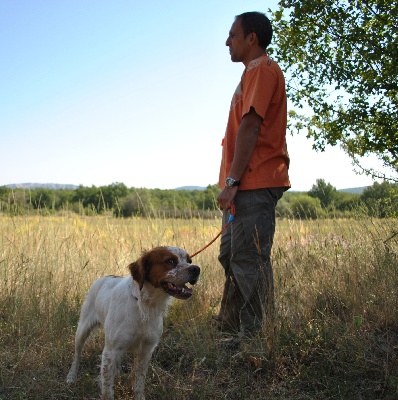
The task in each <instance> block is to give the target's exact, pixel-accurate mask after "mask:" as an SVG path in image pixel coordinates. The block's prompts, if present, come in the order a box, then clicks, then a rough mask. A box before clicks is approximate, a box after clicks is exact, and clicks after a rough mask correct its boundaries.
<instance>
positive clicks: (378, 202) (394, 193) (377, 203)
mask: <svg viewBox="0 0 398 400" xmlns="http://www.w3.org/2000/svg"><path fill="white" fill-rule="evenodd" d="M361 201H363V202H364V203H365V205H366V206H367V208H368V210H369V215H372V216H377V217H381V218H385V217H397V216H398V184H391V183H388V182H382V183H377V182H375V183H374V184H373V186H370V187H368V188H366V189H365V190H364V191H363V193H362V194H361Z"/></svg>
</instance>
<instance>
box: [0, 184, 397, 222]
mask: <svg viewBox="0 0 398 400" xmlns="http://www.w3.org/2000/svg"><path fill="white" fill-rule="evenodd" d="M219 191H220V190H219V188H218V186H217V185H209V186H207V188H205V190H162V189H145V188H128V187H127V186H126V185H125V184H123V183H112V184H111V185H108V186H99V187H96V186H91V187H85V186H79V187H78V188H77V189H43V188H40V189H29V190H27V189H11V188H8V187H6V186H1V187H0V212H1V213H4V214H9V215H24V214H32V213H40V214H44V215H45V214H54V213H58V212H72V213H77V214H79V215H87V216H91V215H103V214H107V215H113V216H116V217H137V216H142V217H164V218H193V217H203V218H210V217H211V218H214V217H216V216H219V215H220V210H219V208H218V205H217V201H216V199H217V196H218V193H219ZM277 215H278V217H280V218H302V219H316V218H327V217H330V216H333V217H344V218H350V217H354V216H364V217H365V216H371V217H380V218H393V217H397V216H398V184H395V183H389V182H387V181H384V182H382V183H374V184H373V186H369V187H368V188H366V189H365V190H364V191H363V192H362V193H361V194H354V193H347V192H341V191H338V190H337V189H336V188H335V187H333V186H332V185H331V184H330V183H327V182H325V181H324V180H323V179H318V180H317V181H316V183H315V184H314V185H313V186H312V188H311V190H310V191H308V192H294V191H287V192H286V193H285V194H284V196H283V197H282V199H281V200H280V201H279V203H278V206H277Z"/></svg>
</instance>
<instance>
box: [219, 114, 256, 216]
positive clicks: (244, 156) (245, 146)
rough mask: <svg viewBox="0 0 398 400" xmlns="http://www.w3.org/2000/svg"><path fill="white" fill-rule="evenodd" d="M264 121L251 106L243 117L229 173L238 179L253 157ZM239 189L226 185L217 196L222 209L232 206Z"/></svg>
mask: <svg viewBox="0 0 398 400" xmlns="http://www.w3.org/2000/svg"><path fill="white" fill-rule="evenodd" d="M262 121H263V119H262V118H261V117H260V116H259V115H258V114H257V113H256V111H255V110H254V108H250V111H249V112H248V113H247V114H246V115H245V116H244V117H243V118H242V122H241V124H240V126H239V130H238V133H237V136H236V143H235V152H234V159H233V161H232V165H231V169H230V171H229V175H228V176H230V177H231V178H234V179H235V180H237V181H238V180H240V178H241V177H242V175H243V173H244V171H245V169H246V167H247V165H248V164H249V161H250V159H251V157H252V154H253V152H254V149H255V147H256V144H257V138H258V135H259V133H260V129H261V123H262ZM237 191H238V187H236V186H234V187H232V188H229V187H225V188H224V189H223V190H222V191H221V193H220V195H219V196H218V198H217V201H218V203H219V204H220V207H221V209H223V210H227V209H229V208H230V207H231V204H232V202H233V199H234V197H235V195H236V192H237Z"/></svg>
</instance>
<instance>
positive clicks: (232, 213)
mask: <svg viewBox="0 0 398 400" xmlns="http://www.w3.org/2000/svg"><path fill="white" fill-rule="evenodd" d="M229 213H230V216H229V218H228V221H227V223H226V224H225V225H224V226H223V228H222V229H221V231H220V232H219V233H218V234H217V236H216V237H215V238H214V239H213V240H212V241H211V242H210V243H209V244H207V245H206V246H205V247H202V248H201V249H200V250H199V251H197V252H196V253H193V254H192V255H191V258H193V257H195V256H196V255H198V254H199V253H201V252H202V251H203V250H206V249H207V248H208V247H209V246H210V245H212V244H213V243H214V242H215V241H216V240H217V239H218V238H219V237H220V235H221V234H222V233H223V232H224V231H225V230H226V229H227V228H228V226H229V224H230V223H231V222H232V221H233V220H234V218H235V206H234V205H233V204H232V205H231V208H230V210H229Z"/></svg>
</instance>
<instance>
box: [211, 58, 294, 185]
mask: <svg viewBox="0 0 398 400" xmlns="http://www.w3.org/2000/svg"><path fill="white" fill-rule="evenodd" d="M251 107H253V108H254V110H255V111H256V113H257V114H258V115H259V116H260V117H262V118H263V122H262V124H261V131H260V133H259V136H258V139H257V145H256V148H255V150H254V152H253V155H252V157H251V159H250V161H249V164H248V166H247V167H246V170H245V172H244V173H243V175H242V177H241V179H240V185H239V190H250V189H262V188H272V187H286V188H288V187H290V181H289V175H288V169H289V155H288V152H287V146H286V123H287V105H286V89H285V79H284V77H283V74H282V71H281V69H280V68H279V66H278V64H277V63H276V62H275V61H273V60H271V59H270V58H269V57H268V56H267V55H266V54H264V55H263V56H261V57H259V58H256V59H254V60H253V61H251V62H250V63H249V65H248V66H247V67H246V69H245V71H244V72H243V75H242V79H241V81H240V83H239V85H238V87H237V88H236V91H235V93H234V95H233V97H232V102H231V108H230V112H229V118H228V124H227V129H226V132H225V137H224V140H223V151H222V160H221V167H220V177H219V185H220V187H221V188H224V186H225V179H226V178H227V177H228V174H229V170H230V168H231V164H232V161H233V157H234V150H235V142H236V135H237V132H238V129H239V126H240V123H241V121H242V118H243V117H244V116H245V114H247V113H248V112H249V111H250V108H251ZM233 178H234V177H233Z"/></svg>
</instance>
